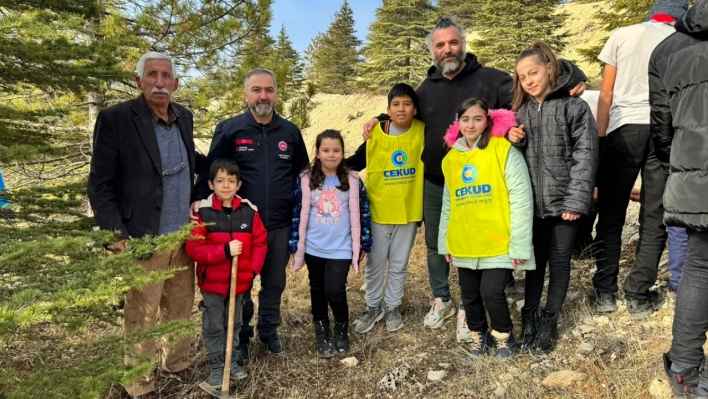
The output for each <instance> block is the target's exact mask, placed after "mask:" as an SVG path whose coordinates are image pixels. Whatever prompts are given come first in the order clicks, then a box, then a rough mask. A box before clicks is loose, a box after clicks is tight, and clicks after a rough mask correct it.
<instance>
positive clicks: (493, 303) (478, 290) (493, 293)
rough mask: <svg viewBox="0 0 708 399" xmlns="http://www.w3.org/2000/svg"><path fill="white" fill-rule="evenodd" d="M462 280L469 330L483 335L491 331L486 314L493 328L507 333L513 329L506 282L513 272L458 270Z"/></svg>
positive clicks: (504, 270)
mask: <svg viewBox="0 0 708 399" xmlns="http://www.w3.org/2000/svg"><path fill="white" fill-rule="evenodd" d="M457 271H458V273H459V280H460V296H461V297H462V303H463V304H464V306H465V313H467V328H469V329H470V331H475V332H482V331H487V330H488V329H489V327H488V325H487V313H489V320H490V321H491V323H492V329H493V330H496V331H499V332H503V333H507V332H510V331H511V330H512V328H513V325H512V324H511V316H510V315H509V305H508V304H507V302H506V294H505V293H504V289H505V288H506V281H507V279H508V278H509V275H510V274H511V272H512V270H511V269H484V270H473V269H466V268H463V267H460V268H458V269H457Z"/></svg>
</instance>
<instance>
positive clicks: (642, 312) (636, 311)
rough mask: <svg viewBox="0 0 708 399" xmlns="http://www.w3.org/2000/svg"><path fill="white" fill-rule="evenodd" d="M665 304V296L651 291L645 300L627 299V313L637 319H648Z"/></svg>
mask: <svg viewBox="0 0 708 399" xmlns="http://www.w3.org/2000/svg"><path fill="white" fill-rule="evenodd" d="M663 303H664V296H663V295H661V294H660V293H658V292H656V291H649V294H648V295H647V296H646V298H644V299H637V298H627V311H628V312H629V315H630V316H631V317H632V318H633V319H635V320H639V319H646V318H647V317H649V316H651V315H652V314H653V313H654V312H656V311H657V310H659V308H660V307H661V304H663Z"/></svg>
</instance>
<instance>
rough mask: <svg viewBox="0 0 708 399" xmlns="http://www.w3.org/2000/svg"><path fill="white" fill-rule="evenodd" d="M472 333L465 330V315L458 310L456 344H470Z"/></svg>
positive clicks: (462, 310)
mask: <svg viewBox="0 0 708 399" xmlns="http://www.w3.org/2000/svg"><path fill="white" fill-rule="evenodd" d="M473 340H474V337H472V332H471V331H470V329H469V328H467V313H465V310H464V309H460V312H459V313H457V342H472V341H473Z"/></svg>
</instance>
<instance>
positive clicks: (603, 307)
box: [595, 290, 617, 313]
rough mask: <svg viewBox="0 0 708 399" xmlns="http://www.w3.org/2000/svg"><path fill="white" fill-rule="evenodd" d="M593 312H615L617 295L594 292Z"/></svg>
mask: <svg viewBox="0 0 708 399" xmlns="http://www.w3.org/2000/svg"><path fill="white" fill-rule="evenodd" d="M595 310H596V311H597V312H598V313H612V312H614V311H615V310H617V293H615V292H602V291H598V290H595Z"/></svg>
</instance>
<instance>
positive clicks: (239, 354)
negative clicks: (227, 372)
mask: <svg viewBox="0 0 708 399" xmlns="http://www.w3.org/2000/svg"><path fill="white" fill-rule="evenodd" d="M249 340H250V338H249V337H245V338H239V344H238V346H237V347H236V349H235V350H234V352H233V357H232V361H234V362H236V364H238V365H239V366H241V367H243V366H244V365H246V363H248V359H249V358H250V354H249V353H248V343H249Z"/></svg>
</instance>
